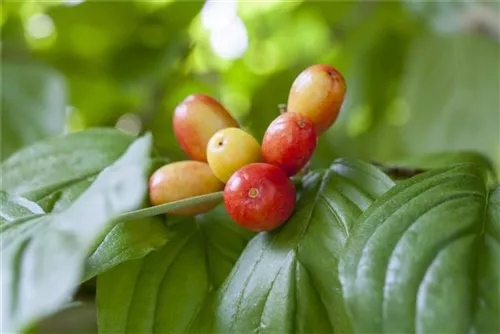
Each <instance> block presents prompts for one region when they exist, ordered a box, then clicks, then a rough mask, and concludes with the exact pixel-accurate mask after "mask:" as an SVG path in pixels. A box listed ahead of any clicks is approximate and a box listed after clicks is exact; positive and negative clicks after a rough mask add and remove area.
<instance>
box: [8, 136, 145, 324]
mask: <svg viewBox="0 0 500 334" xmlns="http://www.w3.org/2000/svg"><path fill="white" fill-rule="evenodd" d="M150 152H151V136H150V135H148V136H146V137H144V138H141V139H138V140H137V141H136V142H135V143H134V144H132V145H131V146H130V148H129V149H128V150H127V152H126V153H125V154H124V155H123V157H121V158H120V159H119V160H118V161H117V162H116V163H114V164H113V165H111V166H110V167H108V168H106V170H104V171H103V172H102V173H101V174H100V175H99V176H98V177H97V179H96V181H95V182H94V183H93V184H92V186H91V187H90V188H89V189H88V190H87V191H85V192H84V194H83V195H82V196H80V197H79V198H78V200H77V201H75V202H74V203H73V204H72V205H71V206H70V207H69V208H67V209H66V210H64V211H62V212H60V213H54V214H50V215H45V216H43V217H42V218H37V219H35V221H36V222H37V223H38V226H43V228H42V229H39V230H38V231H37V233H36V234H28V235H24V236H18V237H17V238H15V239H13V240H11V241H12V242H9V243H8V244H5V243H3V244H2V249H1V250H2V276H1V288H2V291H3V292H2V297H1V298H2V311H1V312H2V313H1V316H2V330H3V331H6V332H19V331H20V330H21V329H23V328H26V326H29V325H30V324H31V323H32V322H34V321H36V320H38V319H40V318H42V317H44V316H47V315H49V314H51V313H53V312H55V311H57V310H58V309H59V308H61V306H62V305H63V304H64V303H66V302H67V301H68V299H69V298H70V297H71V295H72V293H73V292H74V290H75V288H76V287H77V285H78V283H79V281H80V278H81V275H82V273H83V267H84V263H85V260H86V257H87V253H88V252H89V250H90V247H92V245H93V244H94V243H95V241H96V239H97V238H98V237H99V235H100V234H101V233H102V232H103V231H104V230H105V229H106V227H107V225H108V223H109V222H110V221H111V220H112V218H113V217H116V216H117V215H119V214H121V213H123V212H126V211H128V210H133V209H136V208H138V207H139V206H140V204H141V202H142V200H143V197H144V195H145V192H146V189H147V176H148V175H147V174H148V172H149V166H150V158H149V156H150ZM29 222H31V221H28V223H29ZM7 226H9V225H7ZM2 237H3V233H2Z"/></svg>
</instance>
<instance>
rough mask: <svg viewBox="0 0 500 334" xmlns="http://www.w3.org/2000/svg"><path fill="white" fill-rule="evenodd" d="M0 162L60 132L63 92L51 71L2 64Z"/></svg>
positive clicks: (63, 111) (14, 64)
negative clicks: (29, 145) (25, 147)
mask: <svg viewBox="0 0 500 334" xmlns="http://www.w3.org/2000/svg"><path fill="white" fill-rule="evenodd" d="M2 82H3V83H4V84H3V85H2V98H1V101H2V102H1V109H2V116H1V117H2V122H1V123H2V125H1V129H2V135H1V136H2V138H1V139H2V140H1V142H2V143H1V149H0V152H1V158H0V160H3V159H4V158H6V157H8V156H9V155H11V154H12V153H14V152H15V151H16V150H18V149H19V148H21V147H23V146H25V145H27V144H31V143H33V142H35V141H37V140H40V139H42V138H44V137H47V136H51V135H56V134H60V133H62V131H63V127H64V119H65V115H64V113H65V107H66V88H65V83H64V81H63V79H62V77H61V76H60V75H59V74H58V73H57V72H56V71H54V70H53V69H51V68H48V67H44V66H42V65H39V64H25V63H22V64H16V63H2Z"/></svg>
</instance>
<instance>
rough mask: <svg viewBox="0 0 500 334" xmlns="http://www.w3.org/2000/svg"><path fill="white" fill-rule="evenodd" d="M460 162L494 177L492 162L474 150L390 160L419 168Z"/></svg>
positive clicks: (392, 162)
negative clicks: (478, 168) (473, 165)
mask: <svg viewBox="0 0 500 334" xmlns="http://www.w3.org/2000/svg"><path fill="white" fill-rule="evenodd" d="M460 163H473V164H476V165H478V166H479V167H481V168H483V169H484V170H485V171H488V172H490V173H491V175H492V176H493V177H494V178H495V168H494V167H493V162H492V161H491V160H490V159H489V158H488V157H487V156H485V155H484V154H482V153H479V152H475V151H455V152H453V151H448V152H435V153H428V154H422V155H415V156H410V157H407V158H403V159H397V160H394V161H391V162H390V164H391V165H396V166H404V167H411V168H419V169H434V168H442V167H449V166H453V165H458V164H460Z"/></svg>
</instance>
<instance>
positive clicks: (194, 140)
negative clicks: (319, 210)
mask: <svg viewBox="0 0 500 334" xmlns="http://www.w3.org/2000/svg"><path fill="white" fill-rule="evenodd" d="M345 91H346V86H345V81H344V78H343V77H342V75H341V74H340V73H339V72H338V71H337V70H336V69H334V68H333V67H331V66H328V65H313V66H311V67H309V68H307V69H305V70H304V71H303V72H302V73H300V74H299V76H298V77H297V78H296V79H295V81H294V82H293V84H292V87H291V89H290V94H289V97H288V103H287V110H286V111H285V112H283V113H282V114H280V115H279V116H278V117H277V118H276V119H275V120H274V121H273V122H272V123H271V124H270V125H269V127H268V128H267V130H266V132H265V134H264V138H263V139H262V146H261V145H259V142H258V141H257V140H256V139H255V138H254V137H253V136H252V135H250V134H248V133H247V132H245V131H244V130H242V129H240V128H239V125H238V123H237V122H236V121H235V120H234V119H233V117H231V115H230V114H229V113H228V111H227V110H226V109H225V108H224V106H222V105H221V104H220V103H219V102H217V101H216V100H215V99H213V98H211V97H209V96H206V95H201V94H195V95H190V96H188V97H187V98H186V99H185V100H184V101H182V102H181V103H180V104H179V105H178V106H177V108H176V109H175V112H174V116H173V126H174V132H175V136H176V138H177V140H178V141H179V143H180V145H181V147H182V149H183V150H184V152H186V154H187V155H189V156H190V157H191V158H192V159H194V160H193V161H181V162H175V163H171V164H168V165H165V166H163V167H161V168H160V169H158V170H157V171H156V172H154V173H153V175H152V176H151V179H150V182H149V188H150V201H151V204H152V205H159V204H163V203H169V202H173V201H176V200H180V199H184V198H188V197H192V196H198V195H203V194H207V193H211V192H216V191H220V190H222V189H224V204H225V207H226V210H227V212H228V214H229V215H230V216H231V218H232V219H233V220H234V221H235V222H236V223H237V224H239V225H240V226H242V227H244V228H246V229H249V230H252V231H268V230H272V229H274V228H276V227H278V226H280V225H281V224H283V223H284V222H285V221H286V220H287V219H288V218H289V217H290V215H291V214H292V211H293V209H294V206H295V188H294V185H293V182H292V181H291V180H290V179H289V177H290V176H293V175H295V174H296V173H297V172H299V171H300V170H301V169H302V168H304V166H305V165H306V164H307V163H308V162H309V160H310V159H311V156H312V155H313V153H314V150H315V148H316V143H317V137H318V135H320V134H322V133H323V132H325V131H326V130H327V129H328V128H329V127H330V126H331V125H332V124H333V122H334V121H335V119H336V118H337V116H338V114H339V111H340V108H341V106H342V102H343V100H344V95H345ZM207 162H208V163H207ZM224 184H225V186H224ZM215 205H217V203H204V204H202V205H199V206H194V207H190V208H188V209H182V210H178V211H176V212H173V214H177V215H194V214H198V213H202V212H206V211H208V210H210V209H212V208H213V207H214V206H215Z"/></svg>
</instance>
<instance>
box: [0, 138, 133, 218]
mask: <svg viewBox="0 0 500 334" xmlns="http://www.w3.org/2000/svg"><path fill="white" fill-rule="evenodd" d="M133 139H134V138H133V137H132V136H129V135H126V134H124V133H122V132H120V131H118V130H114V129H92V130H88V131H84V132H77V133H71V134H68V135H65V136H60V137H54V138H50V139H47V140H45V141H42V142H39V143H36V144H34V145H32V146H30V147H27V148H25V149H23V150H21V151H19V152H17V153H15V154H14V155H12V156H11V157H10V158H9V159H7V160H6V161H4V162H3V163H2V165H1V166H0V169H1V170H2V180H1V182H2V183H1V186H0V187H1V188H2V190H5V191H7V192H8V193H10V194H15V195H20V196H23V197H26V198H27V199H29V200H32V201H35V202H39V204H50V205H45V206H44V209H45V210H46V211H51V210H52V206H56V207H57V201H58V200H59V199H60V198H62V200H63V201H64V200H65V198H66V197H71V198H72V199H74V198H76V197H77V196H78V195H80V194H81V192H83V190H84V189H85V188H86V187H87V186H88V185H90V183H91V181H92V180H93V178H94V177H95V176H96V175H97V174H98V173H99V172H100V171H101V170H103V169H104V168H106V167H107V166H109V165H110V164H112V163H113V162H114V161H115V160H116V159H117V158H118V157H119V156H120V155H121V154H122V153H123V152H124V151H125V149H126V148H127V146H128V145H129V144H130V143H131V142H132V141H133ZM80 182H82V183H83V184H84V185H83V186H82V187H81V188H78V191H77V192H76V194H75V195H74V196H71V192H73V191H74V190H75V188H73V187H79V186H76V185H75V184H77V183H80ZM67 192H70V194H68V193H67ZM67 204H68V201H66V204H65V205H63V207H64V206H67ZM42 206H43V205H42Z"/></svg>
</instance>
